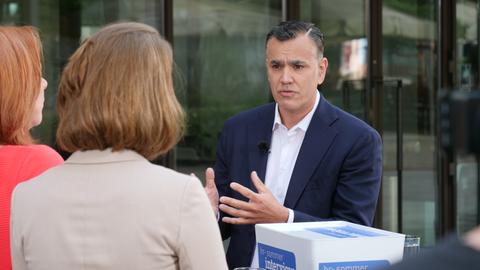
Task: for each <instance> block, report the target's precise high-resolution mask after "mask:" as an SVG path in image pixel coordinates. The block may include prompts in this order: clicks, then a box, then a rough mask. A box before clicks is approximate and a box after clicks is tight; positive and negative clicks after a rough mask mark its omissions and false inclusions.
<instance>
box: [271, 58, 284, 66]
mask: <svg viewBox="0 0 480 270" xmlns="http://www.w3.org/2000/svg"><path fill="white" fill-rule="evenodd" d="M269 63H270V64H277V65H279V64H282V63H283V61H282V60H277V59H272V60H270V61H269Z"/></svg>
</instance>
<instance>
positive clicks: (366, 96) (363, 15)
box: [0, 0, 479, 246]
mask: <svg viewBox="0 0 480 270" xmlns="http://www.w3.org/2000/svg"><path fill="white" fill-rule="evenodd" d="M478 11H479V1H478V0H436V1H434V0H383V1H380V0H358V1H350V0H304V1H292V0H263V1H258V0H242V1H236V0H175V1H173V0H67V1H60V0H18V1H13V0H0V24H2V25H34V26H36V27H38V29H39V30H40V33H41V38H42V41H43V45H44V67H45V68H44V74H45V75H44V76H45V77H46V79H47V80H48V81H49V87H48V90H47V95H46V104H45V110H44V120H43V124H42V125H40V126H39V127H37V128H35V130H34V134H35V135H36V137H37V138H39V140H40V141H41V142H43V143H47V144H50V145H52V146H55V128H56V123H57V117H56V113H55V97H56V87H57V85H58V79H59V76H60V74H61V70H62V68H63V66H64V64H65V63H66V61H67V60H68V57H69V56H70V55H71V53H72V52H73V51H74V50H75V49H76V48H77V47H78V46H79V44H80V42H81V41H82V40H83V39H84V38H85V37H87V36H89V35H91V34H92V33H94V32H95V31H97V30H98V29H99V28H100V27H102V26H103V25H105V24H108V23H111V22H117V21H138V22H143V23H146V24H149V25H152V26H154V27H156V28H157V29H158V30H159V31H160V32H161V33H162V34H163V35H164V36H165V37H166V38H167V39H168V40H169V41H170V42H171V43H172V47H173V50H174V58H175V63H176V68H175V83H176V91H177V96H178V97H179V99H180V101H181V103H182V104H183V106H184V108H185V110H186V112H187V115H188V125H187V127H188V128H187V132H186V134H185V137H184V138H183V140H182V141H181V142H180V144H179V145H178V146H177V147H176V149H175V150H174V151H172V152H171V153H169V154H168V155H167V156H165V157H163V158H161V159H159V160H158V161H157V162H159V163H162V164H165V165H167V166H169V167H174V168H176V169H178V170H180V171H182V172H185V173H192V172H193V173H195V174H196V175H198V176H199V177H200V178H203V171H204V169H205V168H206V167H207V166H212V165H213V163H214V162H215V148H216V142H217V138H218V134H219V132H220V130H221V128H222V125H223V122H224V121H225V120H226V119H227V118H229V117H230V116H232V115H234V114H235V113H237V112H240V111H243V110H245V109H248V108H251V107H254V106H257V105H260V104H263V103H266V102H271V101H272V98H271V95H270V92H269V88H268V83H267V78H266V69H265V34H266V33H267V32H268V31H269V29H270V28H271V27H272V26H274V25H276V24H278V23H279V22H280V21H282V20H286V19H299V20H305V21H311V22H313V23H315V24H316V25H317V26H318V27H319V28H320V29H321V30H322V32H324V34H325V37H326V49H325V56H326V57H327V58H328V59H329V63H330V64H329V69H328V72H327V77H326V81H325V83H324V84H323V85H322V88H321V91H322V93H323V94H324V95H325V97H326V98H327V99H329V100H330V101H332V102H333V103H334V104H336V105H338V106H340V107H342V108H344V109H345V110H347V111H349V112H351V113H352V114H354V115H356V116H357V117H359V118H361V119H363V120H365V121H366V122H368V123H369V124H371V125H372V126H373V127H374V128H376V129H377V130H378V131H379V132H380V133H381V135H382V138H383V142H384V165H383V166H384V174H383V184H382V193H381V198H380V203H379V207H378V211H377V215H376V221H375V222H376V226H378V227H380V228H384V229H387V230H392V231H400V232H404V233H407V234H415V235H419V236H421V238H422V245H425V246H430V245H433V244H435V242H436V240H437V239H438V238H440V237H441V236H443V235H444V234H446V233H447V232H449V231H452V230H456V231H457V232H459V233H461V232H464V231H466V230H468V229H470V228H472V227H473V226H475V225H476V224H477V222H478V219H479V215H478V207H477V205H478V203H477V201H478V194H477V190H478V181H477V166H476V163H475V160H474V159H473V157H471V156H464V155H457V154H454V155H453V156H449V155H446V154H445V153H444V152H443V151H442V149H441V148H440V146H439V143H438V140H439V138H438V134H437V133H438V132H437V125H438V120H437V108H438V104H437V103H438V102H437V94H438V92H439V90H440V89H446V90H451V89H463V90H464V91H471V90H473V89H475V88H477V87H478V83H479V70H478V67H479V65H478V63H479V53H478V51H479V47H478V39H479V35H478V31H479V30H478V26H479V12H478ZM0 46H1V44H0ZM0 61H1V59H0ZM120 117H121V116H120Z"/></svg>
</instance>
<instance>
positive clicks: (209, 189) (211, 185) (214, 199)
mask: <svg viewBox="0 0 480 270" xmlns="http://www.w3.org/2000/svg"><path fill="white" fill-rule="evenodd" d="M205 192H206V193H207V196H208V199H209V200H210V204H211V205H212V209H213V213H215V216H218V190H217V187H216V186H215V172H214V171H213V169H212V168H207V170H206V171H205Z"/></svg>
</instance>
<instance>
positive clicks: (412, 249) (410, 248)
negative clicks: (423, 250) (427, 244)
mask: <svg viewBox="0 0 480 270" xmlns="http://www.w3.org/2000/svg"><path fill="white" fill-rule="evenodd" d="M418 253H420V237H419V236H416V235H405V244H404V246H403V259H408V258H411V257H415V256H416V255H418Z"/></svg>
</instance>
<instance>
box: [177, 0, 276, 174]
mask: <svg viewBox="0 0 480 270" xmlns="http://www.w3.org/2000/svg"><path fill="white" fill-rule="evenodd" d="M173 8H174V16H173V18H174V24H173V32H174V41H173V44H174V57H175V61H176V64H177V66H178V69H177V70H178V72H177V80H176V84H177V85H176V88H177V93H178V96H179V97H180V99H181V102H182V104H183V105H184V108H185V109H186V111H187V114H188V129H187V133H186V135H185V138H184V140H182V141H181V142H180V144H179V146H178V147H177V165H178V169H179V170H181V171H184V172H186V173H192V172H194V173H195V174H197V176H199V177H201V178H203V171H204V170H205V168H206V167H207V166H212V165H213V163H214V161H215V149H216V143H217V139H218V135H219V132H220V131H221V129H222V126H223V123H224V122H225V120H226V119H227V118H229V117H231V116H233V115H234V114H235V113H237V112H240V111H243V110H246V109H249V108H253V107H255V106H257V105H260V104H263V103H266V102H269V101H270V90H269V87H268V83H267V77H266V68H265V35H266V34H267V32H268V31H269V30H270V28H271V27H272V26H274V25H276V24H278V22H280V19H281V1H280V0H276V1H273V0H272V1H255V0H250V1H227V0H224V1H220V0H210V1H198V0H176V1H174V6H173Z"/></svg>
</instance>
